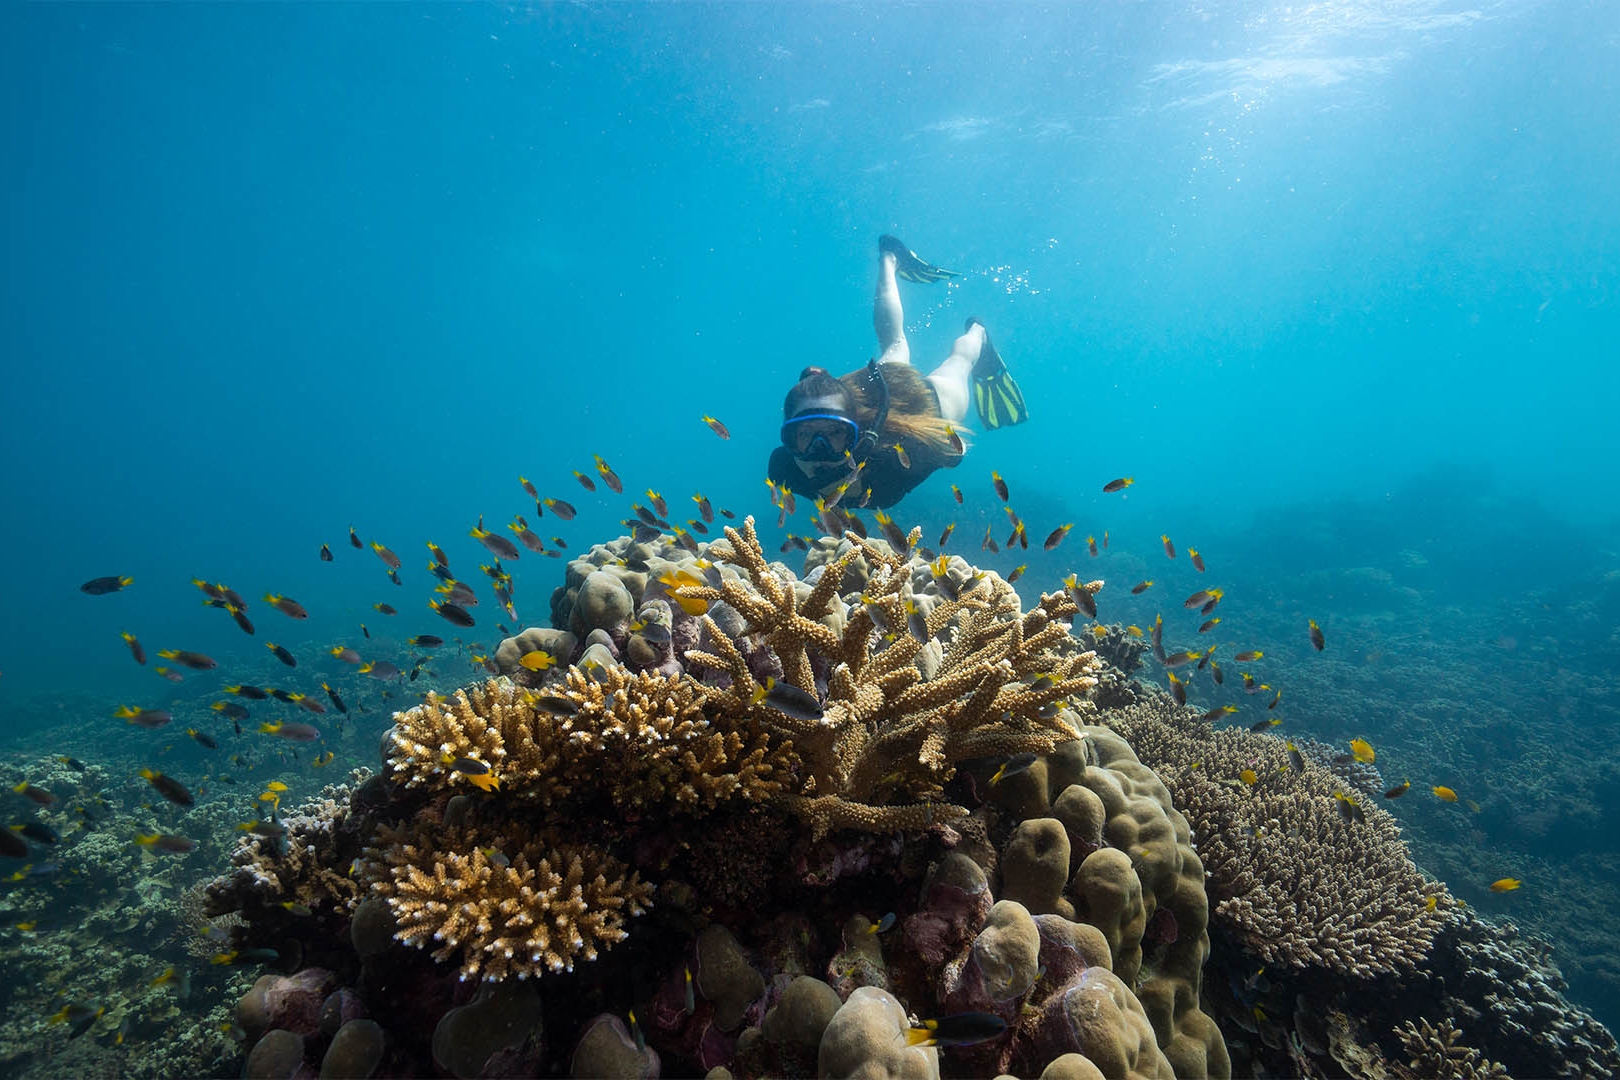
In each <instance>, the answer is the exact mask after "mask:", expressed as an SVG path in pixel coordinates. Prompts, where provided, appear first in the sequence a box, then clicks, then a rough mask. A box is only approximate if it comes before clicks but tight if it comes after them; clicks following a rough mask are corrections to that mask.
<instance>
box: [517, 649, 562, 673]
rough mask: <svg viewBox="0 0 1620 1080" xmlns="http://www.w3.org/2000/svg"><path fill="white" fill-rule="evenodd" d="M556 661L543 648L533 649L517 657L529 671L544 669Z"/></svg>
mask: <svg viewBox="0 0 1620 1080" xmlns="http://www.w3.org/2000/svg"><path fill="white" fill-rule="evenodd" d="M556 662H557V658H556V657H555V656H552V655H551V654H550V653H548V652H546V651H545V650H544V649H535V650H534V651H533V652H526V653H524V654H523V655H522V656H520V657H518V663H519V664H522V665H523V666H524V667H526V668H528V669H529V670H530V671H544V670H546V669H547V668H548V667H550V666H551V665H553V664H555V663H556Z"/></svg>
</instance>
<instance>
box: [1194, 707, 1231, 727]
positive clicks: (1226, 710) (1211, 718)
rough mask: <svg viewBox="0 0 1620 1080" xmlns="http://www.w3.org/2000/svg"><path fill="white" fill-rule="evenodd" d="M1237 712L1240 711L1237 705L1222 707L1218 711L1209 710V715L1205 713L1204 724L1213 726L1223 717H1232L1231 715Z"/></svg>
mask: <svg viewBox="0 0 1620 1080" xmlns="http://www.w3.org/2000/svg"><path fill="white" fill-rule="evenodd" d="M1237 711H1238V707H1237V706H1236V705H1222V706H1221V707H1220V708H1218V709H1211V710H1209V712H1207V713H1205V714H1204V715H1203V717H1202V719H1203V721H1204V723H1206V724H1212V723H1214V722H1215V721H1217V720H1219V719H1220V718H1221V717H1223V716H1230V715H1232V714H1233V713H1235V712H1237Z"/></svg>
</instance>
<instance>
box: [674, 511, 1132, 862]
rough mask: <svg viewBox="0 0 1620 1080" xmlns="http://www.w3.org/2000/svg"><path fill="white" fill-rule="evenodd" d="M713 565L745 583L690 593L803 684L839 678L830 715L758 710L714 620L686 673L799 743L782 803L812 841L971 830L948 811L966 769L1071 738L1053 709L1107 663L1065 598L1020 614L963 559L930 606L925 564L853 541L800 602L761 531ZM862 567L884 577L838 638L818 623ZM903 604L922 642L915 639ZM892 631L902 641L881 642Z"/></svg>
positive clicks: (748, 534) (993, 582)
mask: <svg viewBox="0 0 1620 1080" xmlns="http://www.w3.org/2000/svg"><path fill="white" fill-rule="evenodd" d="M709 554H710V555H711V556H712V557H714V558H717V559H723V560H725V561H728V562H730V563H733V564H735V565H736V566H738V567H740V568H741V569H742V570H743V572H744V573H745V574H746V576H747V579H748V581H747V583H744V582H743V581H741V580H737V579H723V580H722V581H721V583H720V584H719V585H718V586H713V585H689V586H685V587H682V588H680V589H679V590H678V593H679V595H681V596H682V597H686V598H690V599H697V600H703V601H706V602H708V603H710V604H718V603H724V604H725V605H727V606H728V607H730V608H731V609H733V610H735V611H736V612H737V613H739V614H740V615H741V616H742V618H743V619H744V620H745V621H746V623H747V626H748V629H749V631H750V633H752V634H758V635H760V636H762V637H763V638H764V640H765V642H766V643H767V644H768V645H770V647H771V648H772V649H774V650H775V652H776V654H777V655H778V656H779V657H780V658H781V662H782V668H783V671H784V672H785V678H786V680H787V681H788V682H790V683H792V684H793V685H795V686H798V687H800V688H803V689H806V690H809V689H811V688H813V687H814V686H815V685H816V681H815V674H816V662H819V663H821V664H822V665H824V666H825V667H826V669H827V670H828V676H827V697H826V701H825V704H824V705H823V707H822V715H821V716H820V717H819V718H810V717H794V716H790V715H788V714H786V713H784V712H781V711H779V710H777V709H774V708H772V707H770V705H769V704H767V703H764V702H760V701H757V700H756V699H757V698H758V697H760V696H761V695H760V692H759V691H760V687H759V684H758V682H757V681H756V680H755V678H754V675H753V673H752V672H751V670H750V668H749V665H748V664H747V662H746V661H745V659H744V657H743V653H742V651H741V650H740V649H739V648H738V644H737V642H736V640H734V638H733V636H732V635H728V634H727V633H725V631H724V630H722V629H721V627H720V625H719V624H718V623H717V622H716V621H715V620H714V619H713V618H711V617H709V616H705V617H704V621H703V625H704V630H705V631H706V634H705V640H706V642H707V643H708V645H709V648H708V649H694V650H689V651H688V652H687V653H686V658H687V660H688V662H689V663H692V664H695V665H698V666H700V667H704V668H709V669H712V670H715V671H719V672H723V673H725V674H727V675H729V676H730V680H731V685H730V687H729V688H726V689H708V690H706V696H707V697H708V699H709V700H710V701H712V702H715V703H717V704H718V706H719V707H720V708H721V709H723V710H724V711H726V712H728V713H732V714H737V715H746V716H749V717H752V718H753V719H754V720H755V721H756V722H757V723H758V724H760V725H761V726H762V727H764V728H767V729H768V730H771V731H773V732H775V733H777V734H778V735H780V736H782V737H784V738H787V739H789V740H791V741H792V743H793V745H794V747H795V749H796V750H797V751H798V753H799V755H800V757H801V758H802V759H803V770H802V772H801V785H800V789H799V790H798V791H796V792H787V793H784V794H783V795H782V796H780V798H779V801H781V802H782V803H783V804H784V805H785V806H786V807H787V808H788V809H789V810H790V811H791V812H793V813H794V814H795V815H797V816H799V817H800V818H802V819H804V820H806V821H808V822H809V823H810V824H811V828H812V837H813V838H814V839H820V838H821V837H823V836H825V835H826V834H827V833H829V832H832V831H834V830H838V829H855V830H862V831H868V832H886V831H891V830H898V829H921V828H926V827H928V826H930V825H932V824H934V823H935V822H940V821H945V820H949V819H952V818H957V817H961V816H962V815H964V814H965V813H966V810H965V809H963V808H962V807H959V806H955V805H953V804H950V803H946V802H943V801H941V799H940V795H941V793H942V789H943V785H944V784H945V782H947V781H948V780H950V779H951V777H952V776H953V775H954V771H955V766H956V764H957V763H959V762H962V761H966V760H969V759H973V758H981V757H988V756H993V755H998V754H1014V753H1019V752H1022V751H1036V752H1040V751H1046V750H1050V749H1051V748H1052V747H1054V746H1056V745H1057V744H1058V743H1059V742H1062V741H1064V740H1066V739H1070V738H1073V736H1074V731H1073V729H1072V727H1071V726H1070V725H1069V724H1068V723H1067V722H1066V721H1064V720H1063V719H1061V718H1060V716H1059V712H1058V709H1057V708H1056V705H1057V703H1058V702H1060V701H1063V700H1065V699H1070V698H1073V697H1075V696H1076V695H1083V694H1087V693H1089V692H1090V691H1091V690H1092V689H1093V688H1094V687H1095V685H1096V679H1095V674H1096V672H1097V671H1098V670H1100V668H1101V665H1100V663H1099V662H1098V661H1097V659H1096V657H1095V655H1094V654H1092V653H1089V652H1087V653H1082V652H1079V651H1078V649H1077V648H1076V647H1075V646H1074V643H1073V641H1072V639H1071V638H1070V637H1069V632H1068V628H1067V626H1066V625H1064V623H1063V621H1062V620H1065V619H1069V618H1072V617H1073V615H1074V613H1075V611H1076V610H1077V609H1076V608H1075V605H1074V602H1073V601H1072V600H1071V599H1070V598H1069V597H1068V596H1067V595H1066V594H1064V593H1055V594H1050V595H1046V596H1043V597H1042V598H1041V602H1040V604H1039V606H1037V607H1036V608H1035V609H1034V610H1032V611H1030V612H1028V613H1023V612H1022V611H1021V607H1020V603H1019V599H1018V594H1017V593H1016V592H1014V591H1013V590H1012V588H1011V587H1010V586H1008V585H1007V584H1006V583H1005V582H1002V581H1001V580H1000V579H999V578H997V577H995V576H994V575H989V574H983V573H980V572H977V571H974V570H973V568H972V567H969V566H968V565H967V564H966V563H965V562H962V561H961V560H957V561H956V562H955V563H949V564H947V565H948V570H947V573H946V574H945V575H944V577H945V578H948V579H949V586H948V591H947V590H945V589H941V588H940V587H939V586H938V585H935V586H932V587H933V588H935V589H936V590H937V591H940V592H941V596H940V598H939V599H938V601H937V602H934V599H935V598H934V597H932V596H924V595H922V593H923V590H924V589H925V588H929V587H930V586H929V585H928V584H927V582H928V580H929V578H930V576H932V575H931V572H930V570H929V568H928V567H927V566H926V564H920V563H916V562H907V561H905V560H903V559H901V558H899V557H896V556H894V555H891V554H888V553H887V552H885V551H884V550H881V549H880V548H878V547H877V546H876V545H874V544H872V543H869V542H867V541H865V540H858V541H855V542H854V543H853V544H852V545H851V546H850V548H849V549H848V550H847V551H846V552H845V553H844V554H843V555H842V556H840V557H839V558H838V559H837V560H836V561H834V562H832V563H830V564H826V565H824V566H823V567H821V568H820V578H819V579H818V580H817V581H816V583H815V585H814V587H813V588H812V589H811V591H810V593H809V594H808V596H806V597H805V598H804V599H802V600H801V599H800V598H799V597H798V595H797V594H796V593H795V591H794V589H793V588H792V586H791V585H790V584H788V583H787V582H784V581H783V580H782V579H781V578H779V577H778V576H777V574H776V573H775V572H774V571H773V570H772V568H771V567H770V565H769V564H767V562H766V561H765V556H764V553H763V551H762V550H761V548H760V546H759V540H758V537H757V536H756V534H755V531H754V521H753V519H752V518H748V519H746V520H745V521H744V523H743V527H742V528H741V529H740V530H739V529H736V528H732V527H729V526H728V527H727V528H726V542H725V544H724V545H722V544H721V543H719V542H716V543H714V544H711V545H710V547H709ZM857 558H861V559H863V560H864V564H865V565H866V566H867V567H870V568H873V569H872V573H871V577H870V578H869V580H868V584H867V589H866V592H865V593H864V594H863V601H864V602H863V604H862V605H861V606H860V607H859V608H856V609H853V613H852V614H851V615H850V616H849V618H848V619H847V621H846V622H844V625H843V632H842V633H841V634H840V633H836V632H834V631H833V630H832V629H831V628H830V627H828V626H827V625H825V622H824V621H823V620H825V619H826V618H827V616H828V614H829V610H830V605H831V604H832V602H833V601H834V600H835V599H836V598H837V590H838V586H839V583H840V581H841V580H842V578H843V575H844V572H845V570H846V569H847V568H848V567H849V566H850V565H851V564H852V563H853V562H855V560H856V559H857ZM750 586H751V587H750ZM953 594H954V598H953ZM908 605H909V607H910V609H911V610H913V611H916V612H917V613H918V614H917V617H916V618H917V620H918V621H920V622H921V628H922V630H923V631H924V633H923V635H922V636H923V637H924V638H925V639H926V640H919V638H918V637H917V636H915V635H914V634H913V633H910V632H906V629H905V628H906V627H907V626H908V619H909V612H908ZM925 608H926V609H927V610H926V612H925V613H924V609H925ZM880 624H881V625H880ZM885 628H892V629H889V630H888V632H886V633H881V635H880V636H876V637H875V636H874V635H875V633H876V632H879V631H883V630H884V629H885ZM936 643H937V644H936ZM1065 646H1066V647H1065ZM935 650H937V652H936V651H935ZM925 668H926V669H928V670H929V671H930V672H931V677H925V670H924V669H925ZM902 799H909V800H911V801H909V802H897V800H902Z"/></svg>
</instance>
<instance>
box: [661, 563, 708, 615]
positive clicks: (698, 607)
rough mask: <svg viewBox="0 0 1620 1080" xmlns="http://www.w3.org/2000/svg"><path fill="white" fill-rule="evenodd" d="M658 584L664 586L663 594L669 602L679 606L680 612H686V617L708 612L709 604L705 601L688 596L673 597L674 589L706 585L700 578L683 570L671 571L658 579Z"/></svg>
mask: <svg viewBox="0 0 1620 1080" xmlns="http://www.w3.org/2000/svg"><path fill="white" fill-rule="evenodd" d="M658 584H660V585H662V586H664V592H665V594H666V595H667V596H668V597H669V598H670V599H671V600H673V601H675V603H677V604H679V605H680V607H681V610H682V611H684V612H686V613H687V614H688V615H702V614H703V613H704V612H706V611H708V610H709V602H708V601H707V600H699V599H697V598H696V597H690V596H677V595H675V590H676V589H680V588H685V587H688V586H699V585H704V584H706V582H705V581H704V580H703V579H702V578H700V577H696V576H694V575H692V574H689V573H687V572H686V571H685V570H671V571H669V572H667V573H665V574H664V575H663V576H662V577H660V578H659V579H658Z"/></svg>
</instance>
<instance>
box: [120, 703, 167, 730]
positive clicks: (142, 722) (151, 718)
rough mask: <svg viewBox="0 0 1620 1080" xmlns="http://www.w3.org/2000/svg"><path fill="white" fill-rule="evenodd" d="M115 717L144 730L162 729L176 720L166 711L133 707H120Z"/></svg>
mask: <svg viewBox="0 0 1620 1080" xmlns="http://www.w3.org/2000/svg"><path fill="white" fill-rule="evenodd" d="M113 715H114V716H116V717H118V718H119V719H120V720H125V721H128V722H129V723H131V724H134V725H135V726H136V727H143V728H160V727H163V726H164V725H165V724H167V723H168V722H169V721H170V720H173V719H174V717H173V716H172V715H170V713H169V712H168V711H167V710H165V709H137V708H135V707H134V706H133V705H120V706H118V708H117V709H115V710H113Z"/></svg>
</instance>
